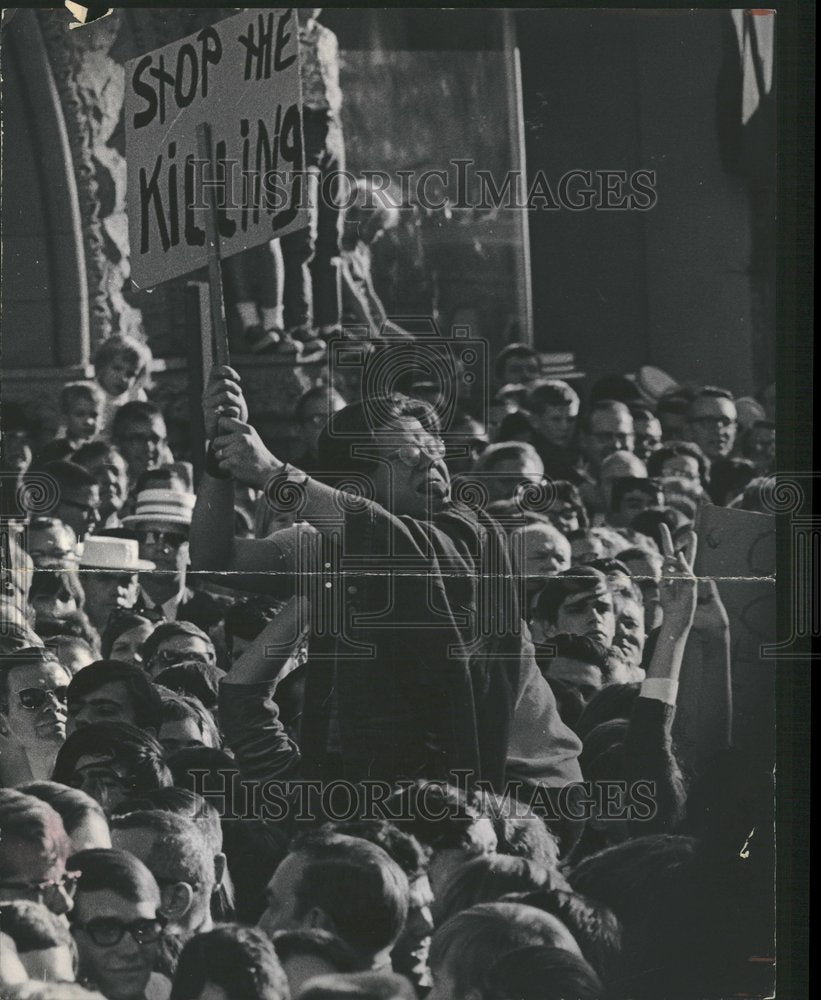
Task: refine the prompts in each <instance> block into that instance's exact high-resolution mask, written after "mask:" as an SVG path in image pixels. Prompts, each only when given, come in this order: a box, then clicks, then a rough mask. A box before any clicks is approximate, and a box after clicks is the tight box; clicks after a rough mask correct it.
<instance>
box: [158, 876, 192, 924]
mask: <svg viewBox="0 0 821 1000" xmlns="http://www.w3.org/2000/svg"><path fill="white" fill-rule="evenodd" d="M193 904H194V890H193V889H192V888H191V886H190V885H189V884H188V883H187V882H175V883H174V884H173V885H169V886H166V887H165V888H164V889H163V892H162V912H163V913H164V914H165V916H166V917H168V919H169V920H170V921H171V922H172V923H179V922H180V921H181V920H182V919H183V917H185V915H186V913H188V911H189V910H190V909H191V907H192V906H193Z"/></svg>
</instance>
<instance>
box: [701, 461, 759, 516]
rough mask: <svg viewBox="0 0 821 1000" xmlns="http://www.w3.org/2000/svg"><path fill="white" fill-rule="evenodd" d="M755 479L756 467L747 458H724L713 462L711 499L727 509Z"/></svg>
mask: <svg viewBox="0 0 821 1000" xmlns="http://www.w3.org/2000/svg"><path fill="white" fill-rule="evenodd" d="M754 478H755V466H754V465H753V463H752V462H751V461H750V460H749V459H747V458H723V459H721V460H720V461H717V462H713V465H712V469H711V472H710V499H711V500H712V501H713V503H715V504H718V506H719V507H726V506H727V504H729V503H731V502H732V501H733V500H735V499H736V497H738V496H739V495H740V494H742V493H743V492H744V490H745V489H746V488H747V486H748V485H749V484H750V483H751V482H752V480H753V479H754Z"/></svg>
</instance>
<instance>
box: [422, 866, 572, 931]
mask: <svg viewBox="0 0 821 1000" xmlns="http://www.w3.org/2000/svg"><path fill="white" fill-rule="evenodd" d="M564 884H565V881H564V878H563V877H562V876H561V875H559V873H558V872H557V871H556V870H555V869H552V870H549V869H547V868H542V867H541V866H540V865H537V864H534V862H532V861H528V860H527V859H526V858H513V857H510V856H509V855H505V854H486V855H484V856H483V857H480V858H473V860H472V861H467V862H466V863H465V864H463V865H461V866H460V867H459V868H457V869H456V871H455V872H454V873H453V875H451V877H450V878H449V879H448V881H447V882H446V883H445V885H444V886H443V888H442V891H441V892H440V893H439V895H438V896H437V898H436V905H435V908H434V910H435V915H436V923H437V926H439V925H441V924H443V923H445V922H446V921H448V920H450V918H451V917H455V916H456V915H457V913H462V912H463V911H464V910H469V909H470V908H471V907H472V906H477V905H478V904H479V903H496V902H498V901H499V900H500V899H501V898H502V896H506V895H507V894H508V893H511V892H533V891H534V890H535V889H541V888H542V887H543V886H545V885H549V886H550V887H551V888H552V887H553V886H555V885H559V886H562V885H564Z"/></svg>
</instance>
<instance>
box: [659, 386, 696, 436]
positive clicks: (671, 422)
mask: <svg viewBox="0 0 821 1000" xmlns="http://www.w3.org/2000/svg"><path fill="white" fill-rule="evenodd" d="M692 397H693V393H692V391H691V390H688V389H679V390H677V391H676V390H674V391H673V392H670V393H667V394H666V395H664V396H662V397H661V399H660V400H659V401H658V403H657V404H656V416H657V417H658V419H659V422H660V423H661V435H662V440H664V441H681V440H683V439H684V438H686V437H687V411H688V409H689V408H690V400H691V399H692Z"/></svg>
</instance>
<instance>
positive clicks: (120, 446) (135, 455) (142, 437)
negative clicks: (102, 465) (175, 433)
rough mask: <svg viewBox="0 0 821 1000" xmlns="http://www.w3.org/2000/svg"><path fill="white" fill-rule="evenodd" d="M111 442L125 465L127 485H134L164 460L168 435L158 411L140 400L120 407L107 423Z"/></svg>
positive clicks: (150, 404)
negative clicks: (109, 423) (109, 426)
mask: <svg viewBox="0 0 821 1000" xmlns="http://www.w3.org/2000/svg"><path fill="white" fill-rule="evenodd" d="M111 440H112V442H113V443H114V445H115V446H116V448H117V450H118V451H119V452H120V454H121V455H122V456H123V458H124V459H125V461H126V464H127V466H128V476H129V480H130V482H131V483H132V484H133V483H136V481H137V479H138V477H139V476H140V474H141V473H143V472H145V471H146V469H156V468H158V467H159V466H160V465H162V464H163V462H164V458H165V457H166V454H165V453H166V452H167V449H168V431H167V429H166V426H165V420H164V419H163V415H162V412H161V411H160V408H159V407H158V406H156V405H155V404H154V403H148V402H142V401H140V400H135V401H133V402H130V403H126V404H125V405H124V406H121V407H120V408H119V409H118V410H117V412H116V413H115V414H114V419H113V420H112V422H111Z"/></svg>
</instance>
